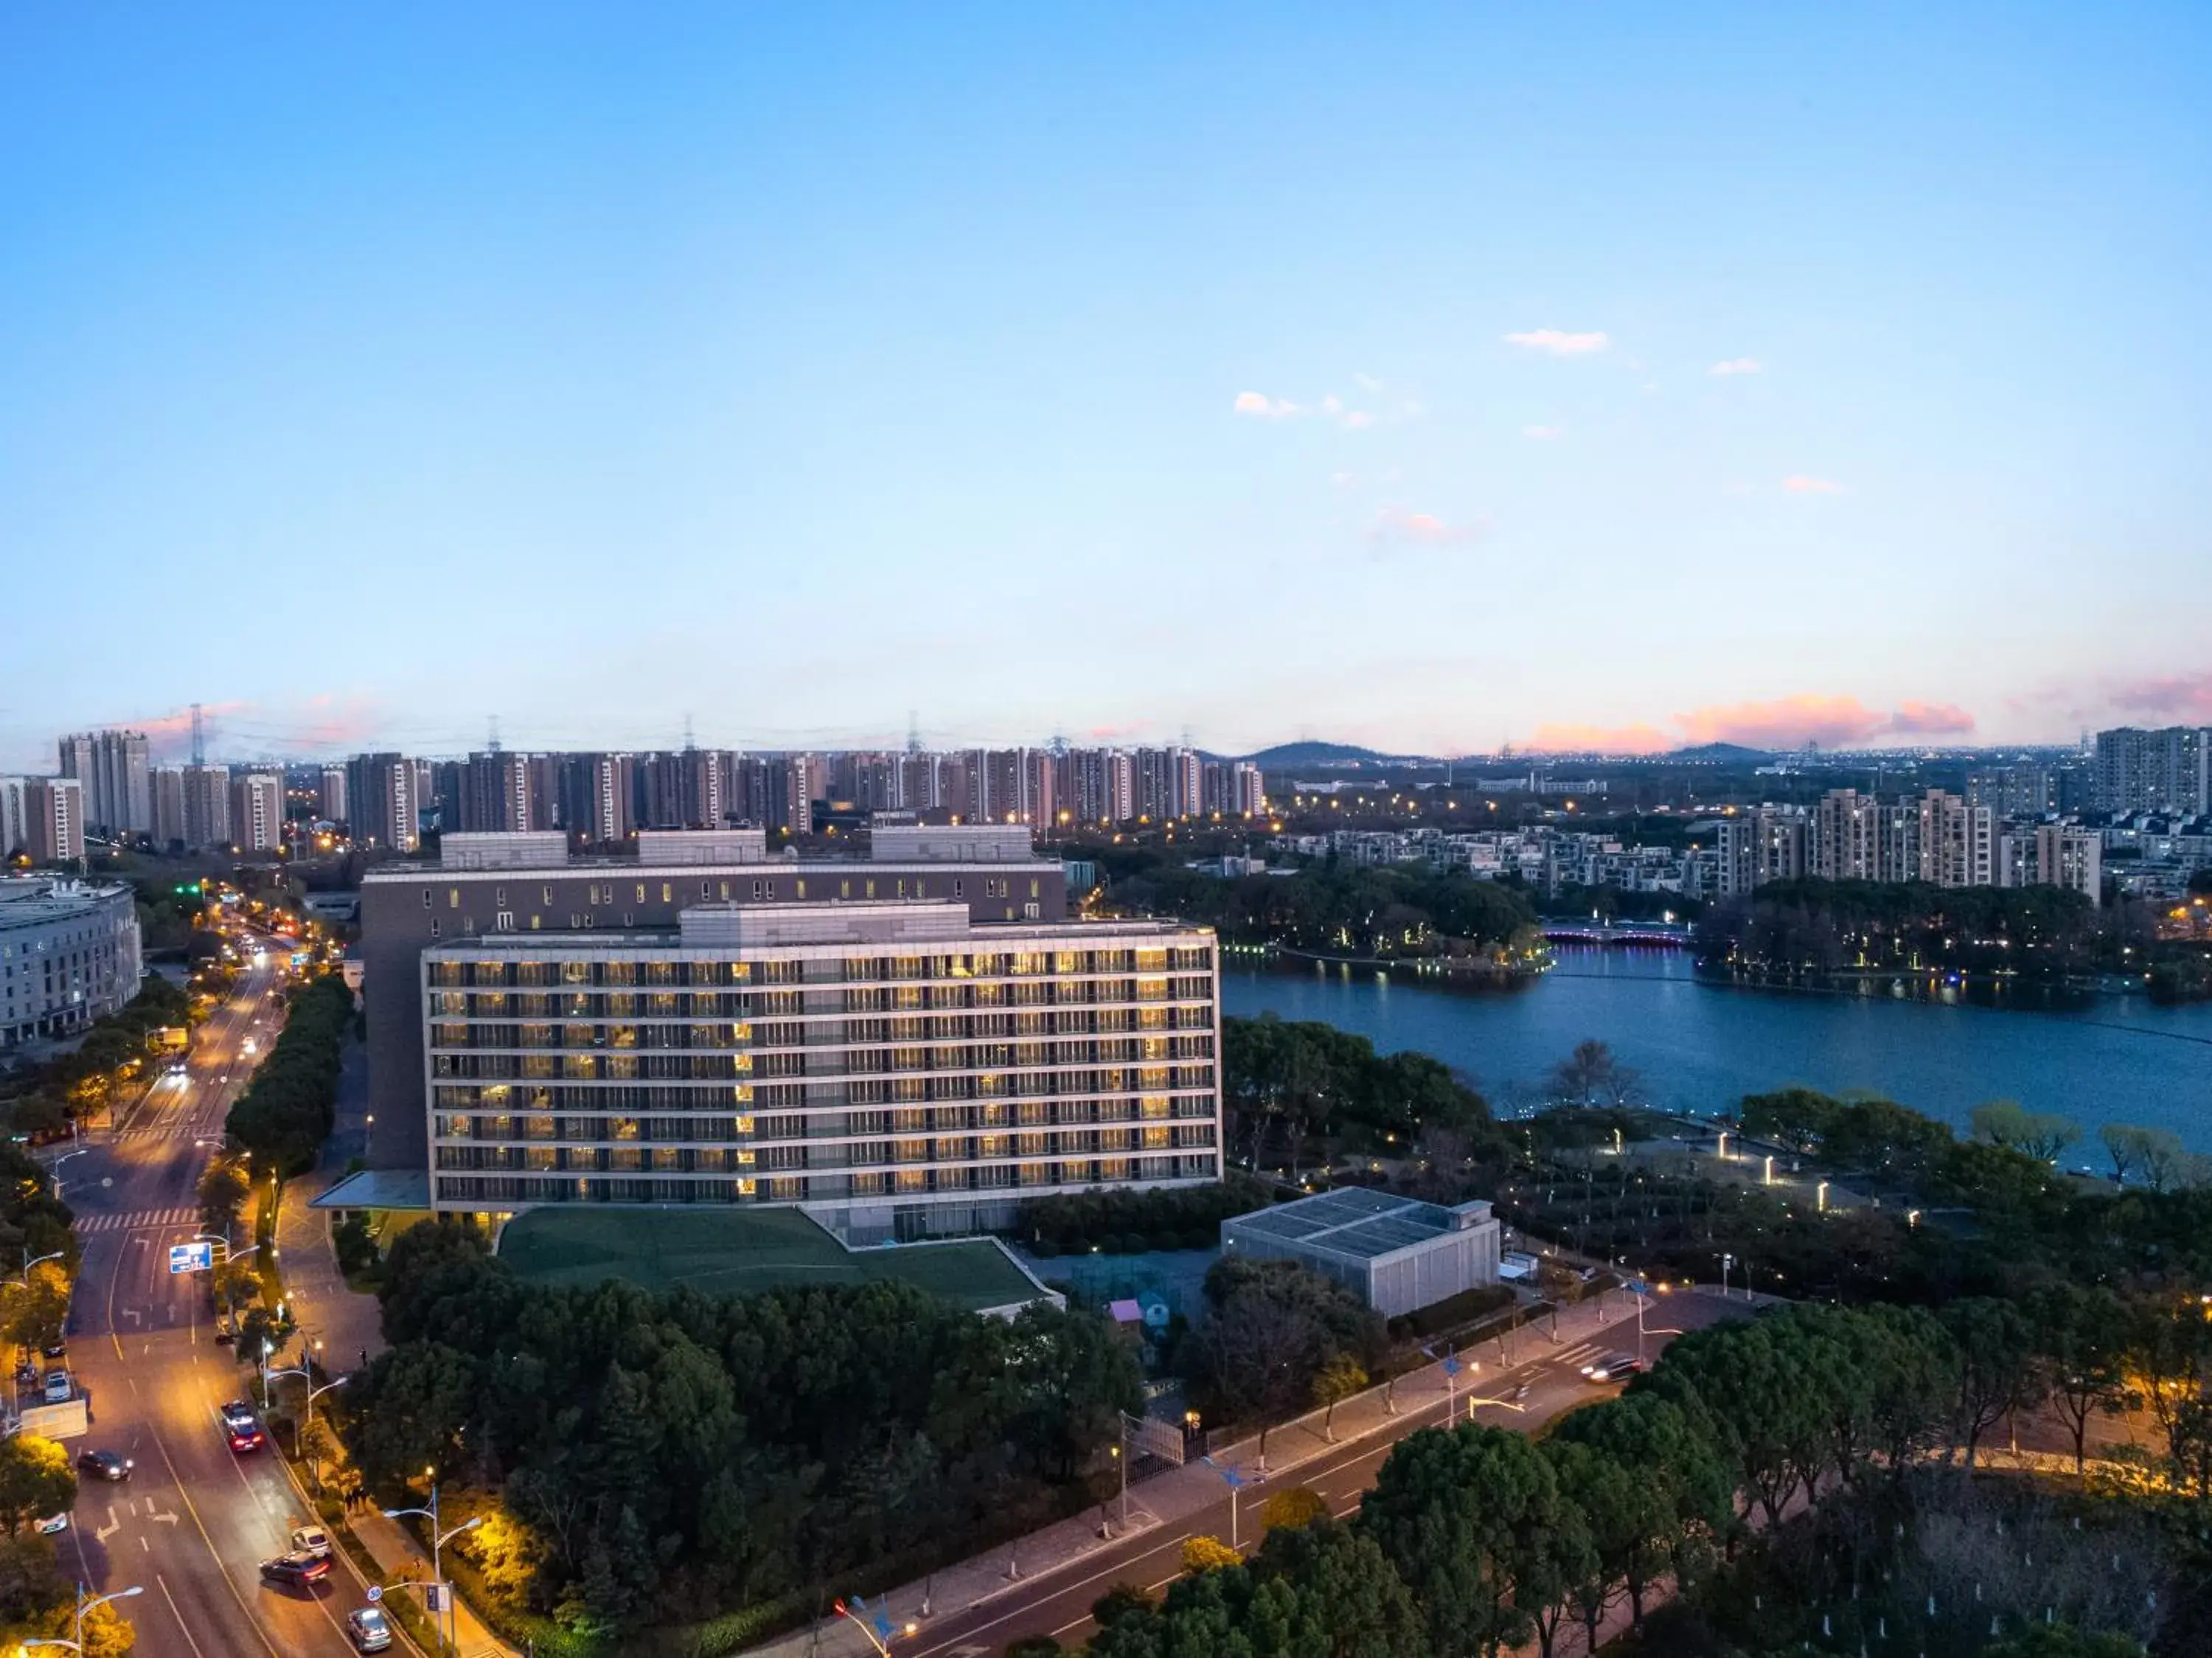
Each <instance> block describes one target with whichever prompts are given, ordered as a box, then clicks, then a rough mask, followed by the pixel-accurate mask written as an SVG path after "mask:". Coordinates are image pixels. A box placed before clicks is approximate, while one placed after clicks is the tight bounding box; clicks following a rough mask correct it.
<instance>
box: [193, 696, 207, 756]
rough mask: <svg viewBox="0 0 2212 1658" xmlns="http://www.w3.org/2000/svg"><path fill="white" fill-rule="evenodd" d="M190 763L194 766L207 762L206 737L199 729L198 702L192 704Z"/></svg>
mask: <svg viewBox="0 0 2212 1658" xmlns="http://www.w3.org/2000/svg"><path fill="white" fill-rule="evenodd" d="M192 764H193V765H196V766H197V765H206V764H207V738H206V735H205V734H204V733H203V732H202V730H201V729H200V705H199V704H197V703H194V704H192Z"/></svg>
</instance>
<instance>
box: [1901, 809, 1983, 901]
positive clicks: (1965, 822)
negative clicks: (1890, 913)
mask: <svg viewBox="0 0 2212 1658" xmlns="http://www.w3.org/2000/svg"><path fill="white" fill-rule="evenodd" d="M1898 819H1899V822H1900V824H1902V823H1904V822H1905V821H1906V820H1910V821H1911V829H1912V832H1911V835H1910V836H1909V839H1910V840H1911V846H1910V849H1909V853H1908V852H1901V853H1900V855H1899V860H1898V862H1897V863H1896V864H1895V865H1894V866H1893V869H1892V871H1891V872H1890V874H1889V876H1888V878H1889V879H1891V880H1893V881H1928V882H1929V883H1931V884H1932V885H1935V886H1937V887H1994V886H1996V881H1997V866H1996V814H1995V813H1993V812H1992V811H1991V810H1990V808H1988V807H1986V806H1974V805H1970V804H1969V803H1968V802H1966V801H1965V800H1964V799H1962V798H1960V796H1959V795H1951V794H1946V793H1945V792H1944V791H1943V790H1942V789H1929V791H1928V792H1927V793H1926V794H1925V795H1923V796H1922V797H1921V798H1920V799H1919V800H1917V801H1908V802H1904V803H1903V804H1902V805H1901V806H1900V808H1899V813H1898ZM1908 871H1909V873H1907V872H1908Z"/></svg>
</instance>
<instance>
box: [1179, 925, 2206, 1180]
mask: <svg viewBox="0 0 2212 1658" xmlns="http://www.w3.org/2000/svg"><path fill="white" fill-rule="evenodd" d="M1558 962H1559V966H1558V967H1557V969H1556V970H1555V971H1553V972H1551V973H1548V974H1547V975H1545V976H1544V977H1543V978H1541V979H1539V980H1537V981H1535V982H1534V983H1531V984H1526V985H1524V986H1522V987H1521V988H1517V989H1510V990H1496V991H1491V990H1459V989H1451V988H1444V987H1441V986H1439V985H1438V984H1437V982H1436V981H1435V980H1434V979H1428V978H1425V979H1421V980H1419V981H1418V982H1417V981H1416V980H1414V979H1413V978H1409V977H1407V976H1406V975H1403V974H1398V975H1392V976H1389V977H1386V978H1375V977H1363V976H1358V975H1355V974H1352V973H1349V972H1345V971H1343V970H1340V969H1334V968H1331V969H1316V968H1311V967H1307V968H1298V969H1290V968H1285V969H1283V970H1280V971H1276V970H1272V969H1267V968H1261V969H1255V970H1249V971H1247V970H1240V969H1235V968H1231V969H1230V970H1228V971H1225V972H1224V973H1223V975H1222V1001H1223V1005H1224V1007H1225V1009H1226V1010H1227V1011H1228V1012H1230V1013H1231V1014H1237V1015H1246V1016H1249V1015H1255V1014H1259V1013H1262V1012H1266V1011H1269V1010H1273V1012H1275V1013H1278V1014H1279V1015H1282V1016H1283V1017H1284V1018H1285V1019H1319V1020H1324V1021H1328V1023H1330V1024H1333V1025H1337V1026H1340V1027H1342V1028H1344V1029H1346V1030H1349V1031H1357V1032H1358V1033H1359V1034H1361V1035H1363V1036H1366V1037H1370V1038H1371V1039H1373V1040H1374V1041H1375V1043H1376V1045H1377V1046H1378V1047H1381V1048H1383V1049H1386V1050H1388V1049H1396V1048H1418V1049H1420V1050H1421V1051H1425V1052H1428V1053H1432V1054H1434V1055H1436V1056H1437V1058H1439V1059H1442V1060H1443V1061H1444V1062H1445V1063H1446V1064H1449V1065H1452V1066H1455V1067H1456V1068H1458V1069H1459V1070H1463V1071H1466V1072H1468V1074H1470V1075H1471V1076H1473V1077H1474V1079H1475V1081H1476V1082H1477V1083H1478V1084H1479V1085H1480V1087H1481V1088H1482V1089H1483V1090H1484V1092H1485V1093H1486V1094H1489V1096H1490V1098H1491V1100H1492V1104H1493V1105H1494V1106H1497V1107H1498V1109H1499V1110H1500V1111H1510V1110H1513V1109H1515V1108H1516V1107H1518V1106H1524V1105H1526V1104H1528V1103H1530V1102H1531V1101H1533V1100H1534V1098H1535V1097H1536V1093H1537V1089H1538V1088H1539V1087H1540V1085H1541V1082H1542V1080H1543V1078H1544V1076H1546V1074H1547V1072H1549V1070H1551V1068H1552V1066H1553V1065H1554V1064H1557V1063H1558V1062H1559V1060H1560V1059H1561V1058H1564V1057H1565V1055H1566V1053H1567V1052H1568V1051H1569V1050H1570V1049H1571V1048H1572V1047H1573V1046H1574V1045H1575V1044H1576V1043H1577V1042H1579V1041H1581V1040H1583V1039H1584V1038H1585V1037H1596V1038H1597V1039H1600V1040H1601V1041H1605V1042H1608V1043H1610V1044H1612V1045H1613V1051H1614V1052H1615V1053H1616V1054H1617V1055H1618V1056H1619V1057H1620V1058H1621V1060H1622V1061H1623V1062H1624V1063H1626V1064H1629V1065H1631V1066H1632V1067H1634V1068H1635V1070H1637V1071H1638V1073H1639V1074H1640V1076H1641V1077H1642V1079H1643V1085H1644V1093H1645V1094H1647V1095H1648V1096H1649V1097H1650V1100H1651V1101H1652V1103H1653V1104H1655V1105H1659V1106H1667V1107H1669V1108H1672V1109H1676V1110H1683V1111H1698V1112H1711V1111H1716V1110H1721V1109H1724V1108H1726V1107H1728V1106H1733V1105H1734V1104H1735V1101H1736V1100H1738V1099H1739V1098H1740V1097H1741V1096H1742V1095H1743V1094H1748V1093H1757V1092H1760V1091H1763V1090H1765V1089H1768V1088H1781V1087H1784V1086H1787V1085H1789V1084H1790V1083H1802V1084H1804V1085H1806V1086H1807V1087H1810V1088H1820V1089H1822V1090H1824V1091H1826V1092H1828V1093H1831V1094H1840V1093H1844V1092H1847V1091H1849V1090H1850V1089H1854V1088H1862V1089H1868V1090H1871V1091H1873V1092H1876V1093H1880V1094H1887V1096H1889V1097H1890V1098H1892V1099H1893V1100H1899V1101H1901V1102H1902V1103H1904V1104H1905V1105H1908V1106H1913V1107H1914V1108H1916V1109H1917V1110H1920V1111H1924V1112H1928V1113H1929V1114H1930V1115H1931V1116H1936V1117H1941V1118H1943V1119H1947V1120H1948V1121H1950V1122H1952V1123H1954V1124H1955V1125H1958V1126H1960V1127H1961V1128H1963V1127H1964V1126H1965V1125H1966V1113H1967V1112H1968V1111H1969V1110H1971V1109H1972V1107H1973V1106H1976V1105H1978V1104H1979V1103H1980V1102H1981V1101H1983V1100H1993V1099H2000V1098H2002V1099H2011V1100H2019V1101H2020V1102H2021V1104H2022V1105H2024V1106H2027V1108H2028V1109H2029V1110H2031V1111H2051V1112H2062V1113H2063V1114H2064V1115H2066V1116H2068V1117H2070V1118H2072V1119H2074V1120H2075V1121H2076V1122H2078V1123H2080V1124H2081V1125H2082V1128H2083V1130H2084V1131H2085V1137H2084V1142H2083V1143H2082V1144H2081V1145H2080V1146H2077V1147H2075V1148H2074V1149H2072V1150H2071V1151H2069V1153H2068V1155H2067V1161H2069V1163H2071V1162H2077V1161H2078V1162H2092V1163H2093V1162H2096V1161H2100V1154H2099V1151H2098V1149H2097V1147H2096V1144H2095V1131H2096V1128H2097V1125H2099V1124H2100V1123H2107V1122H2123V1123H2142V1124H2148V1125H2154V1126H2157V1127H2162V1128H2170V1129H2172V1130H2173V1131H2175V1132H2176V1133H2178V1134H2179V1135H2180V1136H2181V1137H2182V1138H2183V1139H2184V1140H2185V1141H2186V1142H2187V1143H2189V1145H2190V1146H2191V1148H2193V1149H2197V1150H2200V1151H2212V1003H2198V1004H2197V1005H2195V1006H2191V1007H2185V1008H2159V1007H2153V1006H2151V1005H2150V1004H2149V1003H2148V1002H2146V1001H2145V1000H2143V999H2142V998H2141V997H2100V998H2097V999H2095V1000H2093V1001H2090V1002H2087V1003H2085V1004H2083V1005H2081V1006H2079V1007H2076V1008H2072V1009H2068V1010H2065V1011H2061V1012H2048V1013H2030V1012H2019V1011H2014V1010H2005V1009H1991V1008H1988V1007H1983V1006H1977V1005H1974V1004H1973V1003H1972V1000H1971V999H1969V998H1967V997H1960V996H1958V995H1956V994H1955V993H1954V994H1951V995H1948V996H1944V995H1938V996H1937V997H1935V998H1934V999H1923V998H1916V997H1912V996H1909V995H1906V994H1905V993H1903V992H1902V991H1893V988H1892V987H1891V986H1890V985H1889V984H1887V983H1884V984H1869V985H1866V986H1863V987H1857V988H1855V989H1854V990H1853V991H1850V992H1843V993H1806V992H1793V991H1757V990H1741V989H1733V988H1727V987H1723V986H1718V985H1714V984H1700V983H1699V982H1697V980H1696V979H1695V978H1693V976H1692V972H1691V968H1690V963H1689V960H1688V958H1687V957H1686V956H1684V955H1680V954H1671V953H1669V954H1662V953H1656V952H1650V953H1647V952H1637V951H1626V950H1610V951H1608V950H1596V949H1589V950H1577V949H1563V950H1560V951H1559V953H1558Z"/></svg>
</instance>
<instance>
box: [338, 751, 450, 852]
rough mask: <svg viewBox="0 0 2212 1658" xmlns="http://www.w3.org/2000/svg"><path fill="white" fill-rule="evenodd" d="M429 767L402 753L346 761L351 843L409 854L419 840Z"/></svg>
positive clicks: (348, 822)
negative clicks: (352, 841) (352, 840)
mask: <svg viewBox="0 0 2212 1658" xmlns="http://www.w3.org/2000/svg"><path fill="white" fill-rule="evenodd" d="M429 785H430V776H429V768H428V765H427V764H425V763H424V762H422V761H418V760H415V759H410V758H408V757H407V756H406V755H404V754H391V753H382V754H356V755H355V756H354V757H353V759H351V760H349V762H347V765H346V784H345V793H346V810H347V818H346V823H347V826H348V827H349V829H350V830H351V831H352V833H353V838H354V841H355V844H357V845H362V846H371V847H380V848H383V849H385V850H388V851H395V852H411V851H414V850H416V848H417V847H419V846H420V845H421V844H422V808H423V806H424V804H425V802H427V801H428V800H429V799H430V798H432V795H431V790H430V787H429Z"/></svg>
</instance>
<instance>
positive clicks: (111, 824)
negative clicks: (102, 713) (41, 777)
mask: <svg viewBox="0 0 2212 1658" xmlns="http://www.w3.org/2000/svg"><path fill="white" fill-rule="evenodd" d="M57 747H58V749H59V751H60V761H61V764H60V772H61V775H62V776H63V777H73V778H75V779H76V781H77V782H78V783H80V784H82V787H83V791H84V796H83V797H84V810H85V823H86V826H88V827H90V828H94V829H99V830H103V831H105V832H106V833H108V834H111V835H143V834H150V833H151V832H153V828H154V797H153V791H152V780H151V777H150V775H149V772H150V765H149V745H148V743H147V740H146V734H145V733H144V732H143V731H90V732H84V733H81V734H79V735H74V736H68V737H64V738H63V739H61V741H60V742H59V743H58V745H57Z"/></svg>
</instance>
